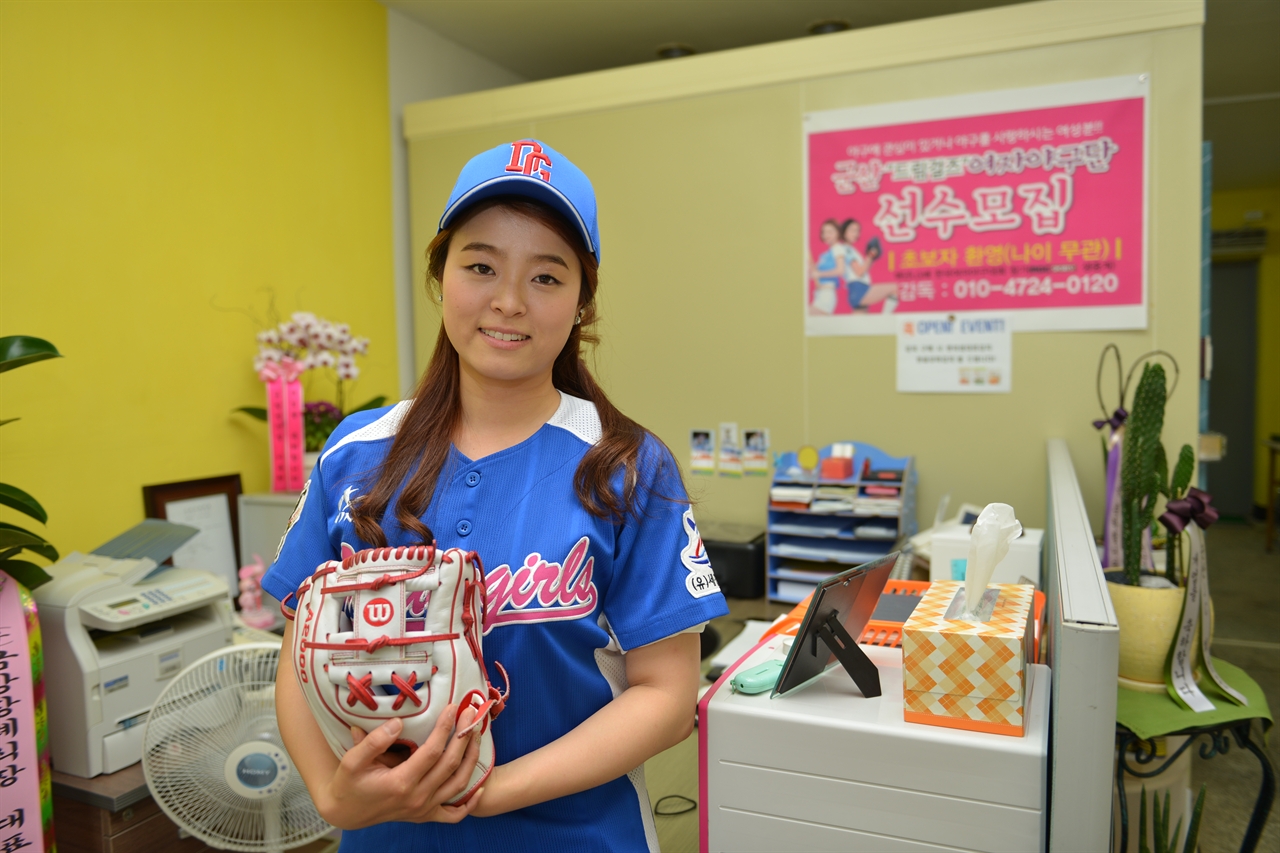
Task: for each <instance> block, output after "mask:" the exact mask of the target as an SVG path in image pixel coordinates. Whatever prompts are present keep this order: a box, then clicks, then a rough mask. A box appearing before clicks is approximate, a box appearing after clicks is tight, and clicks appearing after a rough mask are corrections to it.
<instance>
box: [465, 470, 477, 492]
mask: <svg viewBox="0 0 1280 853" xmlns="http://www.w3.org/2000/svg"><path fill="white" fill-rule="evenodd" d="M467 485H468V486H471V487H472V488H475V487H476V486H478V485H480V472H479V471H469V472H468V473H467Z"/></svg>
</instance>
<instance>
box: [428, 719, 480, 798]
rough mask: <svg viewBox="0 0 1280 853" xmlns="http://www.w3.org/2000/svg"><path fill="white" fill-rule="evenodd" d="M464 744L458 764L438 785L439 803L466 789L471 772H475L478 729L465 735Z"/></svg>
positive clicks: (478, 740)
mask: <svg viewBox="0 0 1280 853" xmlns="http://www.w3.org/2000/svg"><path fill="white" fill-rule="evenodd" d="M466 745H467V746H466V749H465V750H463V753H462V757H461V758H460V759H459V761H458V766H457V767H456V768H455V769H454V771H453V773H451V774H450V775H449V777H448V778H447V779H445V780H444V782H443V783H441V785H440V788H439V793H438V794H437V798H438V800H439V802H441V803H444V802H448V801H449V800H452V799H453V798H454V797H456V796H458V795H459V794H461V793H462V792H463V791H465V790H467V786H468V785H470V784H471V774H472V773H474V772H475V769H476V762H477V761H479V760H480V736H479V730H478V729H477V730H476V731H475V732H474V733H473V734H471V735H468V736H467V737H466Z"/></svg>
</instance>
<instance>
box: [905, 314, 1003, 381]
mask: <svg viewBox="0 0 1280 853" xmlns="http://www.w3.org/2000/svg"><path fill="white" fill-rule="evenodd" d="M897 326H898V391H899V392H901V393H909V394H1007V393H1009V391H1011V390H1012V389H1013V340H1012V324H1011V323H1010V318H1009V316H1008V315H1007V314H1000V313H986V312H982V313H977V312H974V313H955V314H945V313H938V314H912V315H903V316H900V317H899V318H898V323H897Z"/></svg>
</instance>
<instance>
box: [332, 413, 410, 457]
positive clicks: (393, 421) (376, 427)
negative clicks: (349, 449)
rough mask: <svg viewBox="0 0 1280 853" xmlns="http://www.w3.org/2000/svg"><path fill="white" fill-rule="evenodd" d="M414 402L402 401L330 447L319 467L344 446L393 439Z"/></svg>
mask: <svg viewBox="0 0 1280 853" xmlns="http://www.w3.org/2000/svg"><path fill="white" fill-rule="evenodd" d="M411 403H413V401H412V400H401V401H400V402H399V403H396V404H395V405H394V406H393V407H392V408H391V411H389V412H387V413H386V414H385V415H383V416H382V417H380V418H378V419H377V420H376V421H374V422H373V423H371V424H367V425H365V426H362V427H360V429H358V430H356V431H354V432H352V433H351V434H350V435H347V436H345V437H343V439H342V440H341V441H339V442H338V443H337V444H335V445H334V446H333V447H330V448H329V449H328V450H326V451H325V452H324V456H321V457H320V462H319V465H320V467H324V460H326V459H328V458H329V454H330V453H333V451H335V450H337V449H338V448H339V447H342V446H343V445H344V444H351V443H352V442H356V441H378V440H379V439H383V438H391V437H392V436H394V435H395V434H396V430H398V429H400V422H401V421H402V420H404V416H405V414H407V413H408V411H409V406H410V404H411Z"/></svg>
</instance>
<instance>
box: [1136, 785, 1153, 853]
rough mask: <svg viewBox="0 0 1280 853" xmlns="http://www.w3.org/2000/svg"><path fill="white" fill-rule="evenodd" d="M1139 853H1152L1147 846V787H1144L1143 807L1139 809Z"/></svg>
mask: <svg viewBox="0 0 1280 853" xmlns="http://www.w3.org/2000/svg"><path fill="white" fill-rule="evenodd" d="M1138 853H1151V848H1150V847H1148V846H1147V786H1146V785H1143V786H1142V799H1141V805H1140V806H1139V809H1138Z"/></svg>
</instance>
